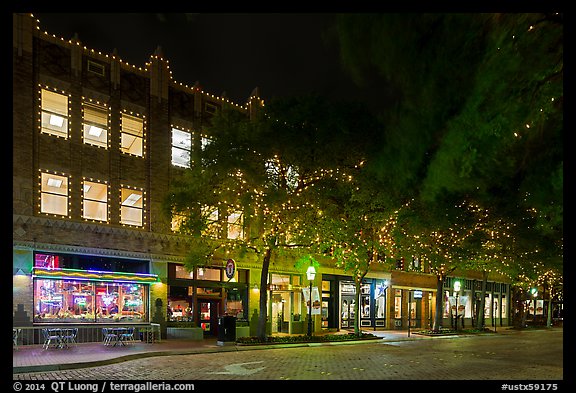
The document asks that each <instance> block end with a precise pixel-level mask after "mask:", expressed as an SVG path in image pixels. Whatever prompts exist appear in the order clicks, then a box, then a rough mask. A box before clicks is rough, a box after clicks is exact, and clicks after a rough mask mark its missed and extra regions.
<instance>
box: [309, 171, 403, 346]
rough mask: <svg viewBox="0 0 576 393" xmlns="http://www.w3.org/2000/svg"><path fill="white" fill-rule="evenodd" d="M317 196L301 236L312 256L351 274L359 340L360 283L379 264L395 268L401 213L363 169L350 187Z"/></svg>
mask: <svg viewBox="0 0 576 393" xmlns="http://www.w3.org/2000/svg"><path fill="white" fill-rule="evenodd" d="M316 192H317V193H318V194H319V197H318V204H317V205H316V209H310V210H309V212H308V214H307V215H302V216H301V217H300V218H301V221H300V222H301V227H302V230H301V231H299V232H298V236H299V238H301V239H308V241H310V243H311V244H312V247H311V250H312V251H314V252H315V253H317V254H320V255H324V256H326V257H328V258H330V259H332V260H334V261H335V264H336V266H338V267H340V268H342V269H343V270H344V271H346V272H349V273H350V274H351V276H352V278H353V280H354V284H355V288H356V301H355V303H354V316H355V319H354V333H355V334H356V335H360V324H359V319H360V315H361V313H360V311H359V307H360V304H361V303H360V294H361V285H362V281H363V280H364V277H365V276H366V275H367V274H368V272H370V270H371V268H372V266H373V265H375V264H385V266H386V267H387V268H391V267H392V266H394V262H395V260H396V259H395V254H396V252H397V249H396V244H395V242H394V238H393V236H392V234H393V232H394V230H395V226H396V220H397V215H398V209H397V207H396V204H395V202H394V201H393V200H392V199H390V198H389V195H388V194H387V193H386V189H384V188H382V187H381V185H380V184H378V182H375V181H374V179H373V178H372V177H371V176H370V175H369V172H366V171H364V168H363V166H358V167H357V168H355V169H354V171H351V172H350V175H349V176H348V177H347V181H334V180H331V181H328V179H327V181H324V182H322V183H321V184H318V185H317V186H316Z"/></svg>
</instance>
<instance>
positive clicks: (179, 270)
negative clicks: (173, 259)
mask: <svg viewBox="0 0 576 393" xmlns="http://www.w3.org/2000/svg"><path fill="white" fill-rule="evenodd" d="M192 276H193V273H192V272H190V271H188V269H186V268H185V267H184V265H176V278H183V279H185V280H190V279H191V278H193V277H192Z"/></svg>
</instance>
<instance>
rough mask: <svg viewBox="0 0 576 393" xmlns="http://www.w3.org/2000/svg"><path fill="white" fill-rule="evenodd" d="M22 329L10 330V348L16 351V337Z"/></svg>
mask: <svg viewBox="0 0 576 393" xmlns="http://www.w3.org/2000/svg"><path fill="white" fill-rule="evenodd" d="M21 330H22V329H16V328H12V347H13V348H14V349H16V350H18V336H19V335H20V331H21Z"/></svg>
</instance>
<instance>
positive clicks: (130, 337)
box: [119, 327, 134, 343]
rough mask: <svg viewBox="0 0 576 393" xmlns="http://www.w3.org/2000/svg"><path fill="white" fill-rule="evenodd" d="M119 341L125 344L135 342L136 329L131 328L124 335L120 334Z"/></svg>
mask: <svg viewBox="0 0 576 393" xmlns="http://www.w3.org/2000/svg"><path fill="white" fill-rule="evenodd" d="M119 340H120V341H121V342H123V343H126V342H134V328H133V327H129V328H128V329H127V330H126V331H125V332H124V333H122V334H120V338H119Z"/></svg>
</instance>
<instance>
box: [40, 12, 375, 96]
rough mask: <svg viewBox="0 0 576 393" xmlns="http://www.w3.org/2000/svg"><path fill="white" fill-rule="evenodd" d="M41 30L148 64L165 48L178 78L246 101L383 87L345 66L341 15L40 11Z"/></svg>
mask: <svg viewBox="0 0 576 393" xmlns="http://www.w3.org/2000/svg"><path fill="white" fill-rule="evenodd" d="M34 15H35V17H36V18H37V19H39V20H40V29H41V30H42V31H47V32H48V33H50V34H56V36H57V37H63V38H64V39H66V40H68V39H70V38H72V37H73V36H74V34H75V33H77V34H78V37H79V39H80V41H81V42H82V44H83V45H84V46H86V47H87V48H89V49H94V50H95V51H100V52H102V53H106V54H108V53H112V51H113V50H114V48H116V50H117V53H118V56H119V57H120V58H121V59H122V60H124V61H126V62H128V63H130V64H131V65H135V66H137V67H144V65H145V63H146V62H147V61H148V60H149V58H150V56H151V55H152V54H153V53H154V51H155V50H156V48H157V47H158V46H160V47H161V48H162V52H163V54H164V58H165V59H167V60H168V61H169V65H170V70H171V71H172V77H173V78H174V79H175V80H176V81H177V82H181V83H183V84H186V85H188V86H192V85H194V83H195V82H196V81H199V82H200V85H201V87H202V88H203V90H204V91H205V92H208V93H210V94H214V95H217V96H220V95H222V94H223V93H224V92H225V94H226V96H227V97H228V98H229V99H230V100H232V101H233V102H234V103H237V104H241V105H243V104H245V103H246V101H247V99H248V97H249V96H250V93H251V92H252V91H253V89H254V88H255V87H258V88H259V92H260V96H261V97H262V98H264V100H265V101H269V100H271V99H272V98H274V97H276V96H278V97H283V96H293V95H301V94H307V93H318V94H322V95H325V96H328V97H331V98H334V99H352V100H356V99H360V100H363V101H364V102H368V103H371V104H374V97H377V96H378V95H379V94H381V91H379V88H378V87H377V86H375V85H373V86H371V87H370V88H366V89H361V88H358V87H357V86H356V85H355V84H354V83H353V82H352V80H351V78H350V77H349V76H348V74H347V73H346V72H345V71H343V70H342V67H341V65H340V62H339V55H338V47H337V43H336V40H335V38H334V34H332V33H333V32H334V30H333V29H331V28H330V26H331V23H332V21H333V18H334V15H333V14H321V13H315V14H282V13H276V14H262V13H261V14H241V13H237V14H235V13H228V14H225V13H222V14H218V13H216V14H204V13H199V14H198V13H197V14H185V13H180V14H176V13H173V14H167V13H164V14H158V13H147V14H135V13H114V14H110V13H102V14H98V13H96V14H94V13H90V14H88V13H84V14H76V13H34Z"/></svg>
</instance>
